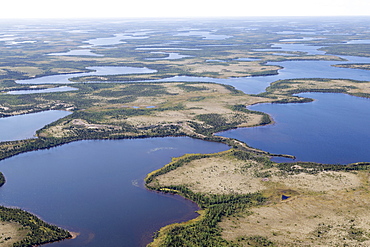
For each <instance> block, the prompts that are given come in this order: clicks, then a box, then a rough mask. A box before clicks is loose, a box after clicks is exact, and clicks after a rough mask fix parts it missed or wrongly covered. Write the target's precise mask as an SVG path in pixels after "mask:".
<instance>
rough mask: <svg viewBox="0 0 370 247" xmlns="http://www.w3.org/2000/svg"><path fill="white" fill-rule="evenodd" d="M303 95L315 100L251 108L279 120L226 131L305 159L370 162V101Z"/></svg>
mask: <svg viewBox="0 0 370 247" xmlns="http://www.w3.org/2000/svg"><path fill="white" fill-rule="evenodd" d="M299 95H300V96H303V97H308V98H314V99H315V101H314V102H311V103H304V104H302V103H296V104H259V105H254V106H251V107H249V109H251V110H254V111H262V112H266V113H268V114H270V115H271V116H272V117H273V119H274V120H275V121H276V123H275V124H273V125H267V126H260V127H253V128H241V129H235V130H229V131H226V132H223V133H220V135H222V136H226V137H231V138H237V139H239V140H241V141H244V142H245V143H247V144H248V145H250V146H252V147H255V148H259V149H262V150H265V151H268V152H271V153H275V154H291V155H295V156H296V157H297V160H300V161H314V162H320V163H331V164H337V163H338V164H348V163H353V162H360V161H365V162H370V128H369V126H370V99H365V98H359V97H354V96H350V95H346V94H332V93H302V94H299Z"/></svg>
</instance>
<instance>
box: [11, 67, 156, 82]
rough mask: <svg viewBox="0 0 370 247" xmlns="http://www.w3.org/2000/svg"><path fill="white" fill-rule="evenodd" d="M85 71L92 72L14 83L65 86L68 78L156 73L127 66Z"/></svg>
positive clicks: (92, 68) (96, 68)
mask: <svg viewBox="0 0 370 247" xmlns="http://www.w3.org/2000/svg"><path fill="white" fill-rule="evenodd" d="M87 69H90V70H93V71H92V72H86V73H75V74H62V75H50V76H43V77H38V78H34V79H28V80H18V81H16V83H19V84H67V83H73V82H71V81H69V79H70V78H73V77H80V76H95V75H127V74H148V73H156V72H157V71H156V70H153V69H148V68H139V67H127V66H105V67H87Z"/></svg>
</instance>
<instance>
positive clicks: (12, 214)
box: [0, 206, 72, 247]
mask: <svg viewBox="0 0 370 247" xmlns="http://www.w3.org/2000/svg"><path fill="white" fill-rule="evenodd" d="M0 220H1V221H5V222H17V223H19V224H20V225H22V227H23V228H24V229H26V230H29V233H28V234H27V237H26V238H25V239H23V240H21V241H19V242H16V243H14V244H13V247H26V246H35V245H41V244H45V243H50V242H54V241H59V240H62V239H65V238H71V237H72V236H71V235H70V233H69V232H68V231H66V230H63V229H61V228H59V227H56V226H53V225H50V224H47V223H45V222H44V221H42V220H40V219H39V218H37V217H36V216H34V215H32V214H30V213H28V212H26V211H23V210H21V209H16V208H6V207H3V206H0Z"/></svg>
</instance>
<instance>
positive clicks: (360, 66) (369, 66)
mask: <svg viewBox="0 0 370 247" xmlns="http://www.w3.org/2000/svg"><path fill="white" fill-rule="evenodd" d="M334 67H339V68H350V69H365V70H370V64H336V65H334Z"/></svg>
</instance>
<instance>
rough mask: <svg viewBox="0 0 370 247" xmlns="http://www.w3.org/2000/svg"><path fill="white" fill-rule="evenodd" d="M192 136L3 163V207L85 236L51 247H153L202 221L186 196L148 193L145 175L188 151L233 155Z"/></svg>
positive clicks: (80, 146)
mask: <svg viewBox="0 0 370 247" xmlns="http://www.w3.org/2000/svg"><path fill="white" fill-rule="evenodd" d="M227 149H228V146H226V145H224V144H220V143H213V142H205V141H201V140H195V139H191V138H186V137H177V138H175V137H168V138H151V139H134V140H110V141H102V140H100V141H96V140H95V141H79V142H74V143H70V144H66V145H63V146H59V147H56V148H51V149H49V150H39V151H34V152H29V153H24V154H20V155H17V156H14V157H11V158H9V159H6V160H2V161H0V170H1V171H2V172H3V173H4V175H5V177H6V179H7V182H6V184H5V185H4V186H3V187H2V188H0V202H1V204H2V205H6V206H16V207H21V208H23V209H25V210H27V211H30V212H32V213H35V214H37V215H39V216H41V218H42V219H43V220H45V221H47V222H51V223H54V224H57V225H58V226H62V227H65V228H67V229H69V230H72V231H76V232H80V233H81V236H79V237H78V238H77V239H75V240H66V241H63V242H59V243H55V244H50V246H53V245H54V246H58V247H60V246H76V247H77V246H78V247H80V246H91V247H93V246H94V247H101V246H128V247H131V246H145V244H147V243H149V242H150V241H151V237H152V235H153V233H154V232H155V231H157V230H159V228H160V227H162V226H165V225H167V224H170V223H174V222H179V221H185V220H189V219H191V218H194V217H196V213H195V211H196V210H197V206H196V205H195V204H194V203H192V202H190V201H187V200H185V199H183V198H181V197H179V196H171V195H164V194H161V193H156V192H151V191H148V190H146V189H145V188H143V178H144V177H145V175H146V174H147V173H149V172H151V171H153V170H155V169H158V168H161V167H162V166H163V165H165V164H167V163H169V162H170V161H171V157H178V156H181V155H183V154H186V153H213V152H219V151H223V150H227Z"/></svg>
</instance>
